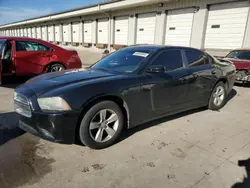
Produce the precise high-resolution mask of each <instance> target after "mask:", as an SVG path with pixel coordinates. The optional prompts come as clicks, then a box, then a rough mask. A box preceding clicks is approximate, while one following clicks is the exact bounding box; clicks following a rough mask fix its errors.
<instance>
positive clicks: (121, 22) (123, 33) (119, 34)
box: [114, 16, 128, 45]
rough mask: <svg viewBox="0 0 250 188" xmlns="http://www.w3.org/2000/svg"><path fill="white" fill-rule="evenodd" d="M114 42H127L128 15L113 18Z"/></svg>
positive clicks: (125, 43)
mask: <svg viewBox="0 0 250 188" xmlns="http://www.w3.org/2000/svg"><path fill="white" fill-rule="evenodd" d="M114 44H124V45H127V44H128V16H123V17H116V18H115V41H114Z"/></svg>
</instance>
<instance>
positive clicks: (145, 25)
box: [136, 13, 156, 44]
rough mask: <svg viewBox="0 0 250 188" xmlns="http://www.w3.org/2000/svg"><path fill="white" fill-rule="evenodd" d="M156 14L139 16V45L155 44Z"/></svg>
mask: <svg viewBox="0 0 250 188" xmlns="http://www.w3.org/2000/svg"><path fill="white" fill-rule="evenodd" d="M155 24H156V14H155V13H147V14H139V15H138V18H137V41H136V43H137V44H154V40H155V26H156V25H155Z"/></svg>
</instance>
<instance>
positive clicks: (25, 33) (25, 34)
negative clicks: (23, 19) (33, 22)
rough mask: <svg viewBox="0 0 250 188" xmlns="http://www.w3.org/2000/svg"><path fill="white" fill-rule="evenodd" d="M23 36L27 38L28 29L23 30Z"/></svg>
mask: <svg viewBox="0 0 250 188" xmlns="http://www.w3.org/2000/svg"><path fill="white" fill-rule="evenodd" d="M23 34H24V36H25V37H27V36H28V29H27V28H24V29H23Z"/></svg>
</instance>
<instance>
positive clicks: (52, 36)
mask: <svg viewBox="0 0 250 188" xmlns="http://www.w3.org/2000/svg"><path fill="white" fill-rule="evenodd" d="M48 39H49V41H54V31H53V25H50V26H48Z"/></svg>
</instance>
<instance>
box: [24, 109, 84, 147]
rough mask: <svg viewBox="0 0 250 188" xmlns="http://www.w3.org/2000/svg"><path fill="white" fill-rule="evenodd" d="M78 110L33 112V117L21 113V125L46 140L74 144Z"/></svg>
mask: <svg viewBox="0 0 250 188" xmlns="http://www.w3.org/2000/svg"><path fill="white" fill-rule="evenodd" d="M78 117H79V113H78V112H63V113H57V114H48V113H40V112H39V113H35V112H33V113H32V117H31V118H28V117H24V116H22V115H20V120H19V127H20V128H21V129H23V130H25V131H27V132H29V133H31V134H33V135H36V136H38V137H40V138H43V139H45V140H48V141H51V142H56V143H62V144H73V143H74V142H75V129H76V125H77V121H78Z"/></svg>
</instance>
